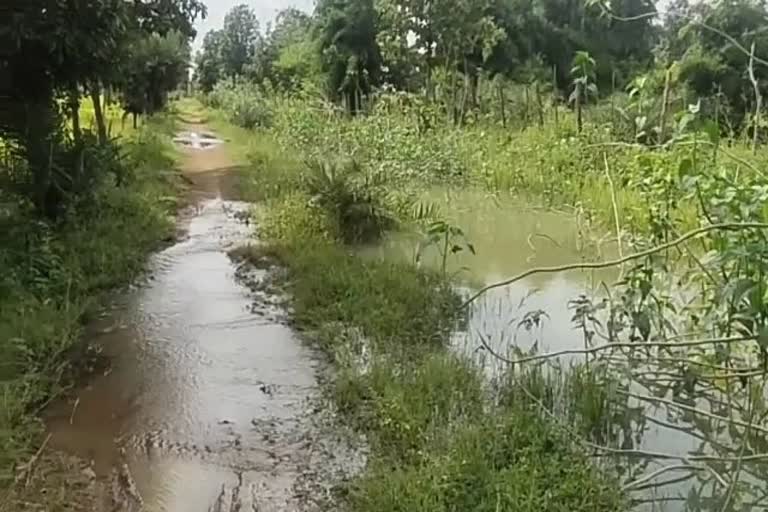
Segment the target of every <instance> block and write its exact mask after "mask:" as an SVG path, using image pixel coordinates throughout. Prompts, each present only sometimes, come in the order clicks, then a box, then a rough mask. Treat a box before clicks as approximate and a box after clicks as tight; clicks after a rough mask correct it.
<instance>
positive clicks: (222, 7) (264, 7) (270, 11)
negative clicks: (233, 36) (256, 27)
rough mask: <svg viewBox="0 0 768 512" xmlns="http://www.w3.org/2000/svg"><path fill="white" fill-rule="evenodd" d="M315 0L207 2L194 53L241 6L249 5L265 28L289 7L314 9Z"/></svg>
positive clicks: (215, 0) (224, 0)
mask: <svg viewBox="0 0 768 512" xmlns="http://www.w3.org/2000/svg"><path fill="white" fill-rule="evenodd" d="M314 3H315V2H314V0H205V4H206V5H207V6H208V17H206V18H205V20H203V21H200V20H198V22H197V23H196V24H195V27H196V28H197V39H196V40H195V43H194V45H193V49H194V51H197V50H198V49H200V46H202V44H203V37H204V36H205V34H206V33H207V32H208V31H209V30H213V29H218V28H221V27H222V25H224V16H225V15H226V14H227V12H228V11H229V10H230V9H232V8H233V7H235V6H236V5H240V4H247V5H248V6H249V7H251V8H252V9H253V10H254V12H255V13H256V16H257V17H258V18H259V24H260V25H261V27H262V28H263V27H264V26H265V25H266V24H267V22H268V21H272V20H273V19H274V18H275V16H276V15H277V13H278V12H279V11H281V10H282V9H285V8H287V7H294V8H296V9H301V10H302V11H305V12H310V11H311V10H312V9H313V8H314Z"/></svg>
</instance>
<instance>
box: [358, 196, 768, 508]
mask: <svg viewBox="0 0 768 512" xmlns="http://www.w3.org/2000/svg"><path fill="white" fill-rule="evenodd" d="M424 201H428V202H430V203H432V204H433V205H437V206H438V209H439V212H440V213H439V214H440V215H441V216H443V218H444V219H445V220H446V221H447V222H449V223H450V224H451V225H454V226H456V227H459V228H461V230H462V231H463V232H464V234H465V235H466V241H467V242H469V243H471V244H472V246H473V248H474V249H475V252H476V254H472V252H471V251H469V250H468V248H467V247H466V245H464V242H465V241H464V240H461V239H460V238H461V237H457V239H456V240H455V242H456V244H457V245H458V246H462V245H464V247H465V249H464V250H462V251H460V252H458V253H457V254H455V255H449V256H448V259H447V260H446V263H447V266H446V271H447V272H448V273H450V274H452V275H455V276H456V277H457V278H458V282H459V283H462V287H463V288H464V289H463V290H462V291H463V292H466V293H467V294H471V292H472V291H474V290H477V289H478V288H481V287H483V286H486V285H490V284H493V283H496V282H500V281H503V280H505V279H508V278H510V277H512V276H515V275H518V274H520V273H522V272H524V271H527V270H529V269H532V268H536V267H552V266H560V265H565V264H571V263H579V262H586V261H596V260H597V261H603V260H607V259H612V258H615V257H616V252H617V251H616V247H615V246H613V245H612V244H609V243H600V241H599V240H595V239H588V238H587V237H586V232H585V230H583V229H582V228H581V224H580V222H579V218H578V217H577V216H576V215H575V214H572V215H569V214H565V213H562V212H554V211H551V210H542V209H539V208H535V207H532V206H531V205H528V204H525V203H524V202H522V201H520V200H518V199H515V198H512V197H503V198H498V197H493V196H490V195H486V194H484V193H482V192H478V191H477V190H472V189H462V190H445V189H438V190H432V191H430V192H429V194H428V195H427V196H426V197H425V198H424ZM424 239H425V237H423V236H421V235H416V234H407V233H397V234H394V235H392V236H391V237H389V238H388V239H386V240H384V241H383V242H382V243H381V244H380V245H379V246H376V247H369V248H366V249H365V251H364V253H365V254H366V255H368V256H373V257H387V258H395V259H410V260H417V261H420V262H421V263H422V264H424V265H429V266H431V267H433V268H435V269H438V270H440V269H441V268H442V263H443V258H442V255H441V254H440V250H439V247H437V246H435V245H430V246H427V247H424V246H423V240H424ZM618 277H619V276H618V272H617V271H616V269H613V270H608V271H600V272H595V271H578V270H576V271H570V272H562V273H541V274H534V275H532V276H530V277H528V278H526V279H522V280H520V281H518V282H516V283H514V284H512V285H511V286H506V287H501V288H497V289H494V290H491V291H490V292H489V293H487V294H485V295H483V296H481V297H479V298H478V300H477V301H475V302H474V303H473V305H472V307H471V312H470V317H469V321H468V325H467V327H466V329H464V330H462V332H459V333H457V334H456V336H455V339H454V342H455V345H456V346H455V348H456V349H457V350H459V351H460V352H462V353H464V354H466V355H467V357H470V358H472V359H474V360H475V361H476V362H477V363H478V364H481V365H483V367H484V368H485V369H486V370H487V371H488V374H489V377H491V378H495V377H500V376H501V375H503V372H505V371H506V370H507V369H508V368H509V365H508V364H507V363H506V362H504V361H501V360H500V359H499V358H497V357H495V356H492V355H491V354H489V351H488V350H487V349H486V347H490V348H491V349H492V350H493V351H494V352H495V353H497V354H499V355H501V356H502V357H504V358H508V359H517V358H520V357H523V356H524V355H525V354H529V353H549V352H557V351H563V350H566V351H567V350H579V349H583V348H585V337H584V334H583V331H582V328H581V326H580V325H579V322H578V316H577V315H576V314H575V313H576V311H575V309H576V307H577V306H579V305H584V304H586V303H588V301H592V303H593V304H598V303H600V302H601V300H602V297H605V296H606V293H607V292H608V290H610V288H611V286H612V284H613V283H614V282H615V281H616V280H617V278H618ZM603 320H604V319H603ZM603 325H605V323H603ZM604 343H606V341H604V340H601V339H596V340H593V344H594V345H598V344H604ZM584 361H585V356H584V355H578V356H566V357H562V358H552V359H549V360H546V361H539V362H536V363H533V364H528V365H526V366H525V367H526V368H534V367H542V365H543V367H544V368H547V370H548V371H551V372H552V375H553V376H554V378H555V381H557V379H558V378H559V379H561V382H559V383H558V384H556V385H561V386H569V385H571V384H569V381H567V380H562V379H563V375H566V374H567V370H568V368H569V365H571V364H573V363H583V362H584ZM593 361H596V359H594V358H593ZM624 363H626V361H618V364H616V365H615V367H613V366H611V364H612V363H610V362H605V361H603V362H601V363H598V364H597V365H598V366H601V365H606V364H607V365H609V370H608V371H607V372H606V375H610V378H611V379H617V380H618V381H619V382H621V384H622V386H627V387H626V388H623V387H622V390H626V391H627V392H628V393H629V394H626V393H625V394H618V395H617V397H614V399H615V400H616V404H614V405H612V406H611V407H610V408H609V409H606V410H605V411H604V414H607V415H608V416H610V417H603V418H599V419H600V420H601V421H603V422H605V423H608V424H610V428H611V429H612V431H614V432H616V439H615V440H614V442H611V443H608V442H607V441H606V440H605V439H603V440H602V441H601V442H599V443H598V444H600V445H610V446H603V447H604V448H609V451H605V450H603V451H600V450H598V451H596V452H595V454H596V455H600V457H598V458H596V459H595V460H596V462H599V463H606V465H608V466H611V467H612V468H615V469H617V470H618V473H619V474H620V477H621V479H622V482H623V483H624V484H625V490H626V491H627V492H628V494H629V497H630V498H631V500H632V503H633V505H634V506H633V507H632V508H633V510H635V511H638V512H639V511H657V510H658V511H670V512H677V511H680V512H682V511H686V510H718V511H725V510H736V509H737V508H736V507H734V505H736V504H743V503H748V504H749V505H748V506H745V508H738V510H768V493H766V492H765V491H764V488H765V485H764V483H763V482H764V481H765V478H766V474H768V473H767V471H768V464H766V461H768V455H766V454H765V453H749V452H747V455H749V456H751V457H752V460H751V461H749V463H745V464H743V465H742V464H739V462H738V461H739V458H740V456H741V455H744V452H743V451H742V450H743V448H742V447H743V446H744V442H743V441H742V440H741V439H742V436H743V430H744V429H743V427H742V425H743V422H744V421H745V419H746V417H745V416H744V415H743V412H735V415H736V419H735V421H736V423H734V422H729V421H728V417H729V414H734V412H729V410H728V409H727V408H726V405H727V404H726V403H725V402H726V400H727V397H725V396H724V394H722V393H721V394H720V395H718V393H719V391H721V390H718V389H717V388H715V389H705V390H704V392H703V393H701V394H697V393H698V392H699V388H701V387H704V386H701V385H699V384H698V383H696V382H694V383H693V384H692V387H693V388H695V391H694V392H692V393H691V394H692V395H693V396H687V395H686V394H685V393H683V392H681V391H680V390H679V389H676V388H674V387H673V386H674V382H679V381H680V380H681V379H680V377H679V375H678V374H679V373H680V370H679V368H677V367H674V368H669V367H663V368H659V367H657V366H655V367H650V366H646V365H642V364H634V363H633V364H634V365H633V364H624ZM590 364H594V363H590ZM603 367H604V366H603ZM520 368H521V366H519V365H518V366H517V370H518V371H519V370H520ZM563 369H564V370H565V373H561V372H562V370H563ZM558 376H559V377H558ZM683 382H685V381H683ZM612 384H613V382H611V381H609V380H608V377H606V381H605V382H598V383H597V386H599V387H600V388H601V389H608V388H609V387H610V386H612ZM720 385H721V386H722V383H720ZM683 391H685V390H683ZM607 394H610V393H607ZM678 395H680V396H678ZM639 396H642V397H643V398H639ZM713 397H714V399H713ZM587 401H588V400H587ZM678 403H679V405H678ZM697 410H698V411H703V412H698V411H697ZM739 421H741V423H738V422H739ZM735 426H736V427H739V428H734V427H735ZM572 427H573V425H567V426H565V428H569V429H570V428H572ZM761 432H762V433H768V430H766V429H765V428H762V430H761ZM576 435H577V436H578V435H579V434H576ZM763 442H764V441H761V443H763ZM755 443H756V445H757V444H758V443H757V442H756V441H755ZM765 446H768V444H766V445H765ZM598 448H600V447H598ZM589 450H590V451H592V450H594V445H590V447H589ZM611 450H612V451H611ZM762 451H763V452H768V449H765V450H762ZM606 453H608V454H611V455H610V456H609V457H606ZM735 479H739V480H740V481H741V483H742V486H743V487H746V488H749V489H750V492H749V493H748V494H747V493H745V494H744V495H743V496H741V495H740V494H741V493H740V494H739V499H736V498H734V497H731V499H730V505H728V503H726V502H725V496H726V491H727V489H728V488H729V487H730V486H732V483H731V482H732V481H734V480H735ZM729 507H730V508H729Z"/></svg>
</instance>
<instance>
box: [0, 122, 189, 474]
mask: <svg viewBox="0 0 768 512" xmlns="http://www.w3.org/2000/svg"><path fill="white" fill-rule="evenodd" d="M172 126H173V124H172V122H171V121H170V120H169V119H168V118H163V117H158V118H155V119H153V120H150V121H148V122H147V123H146V124H145V125H144V126H143V127H142V128H141V129H140V130H139V131H138V132H137V133H135V134H133V135H132V136H131V137H130V138H127V139H126V140H124V141H123V150H124V152H125V158H126V169H127V170H128V172H127V174H126V177H125V184H124V185H123V186H120V187H118V186H116V185H115V184H114V182H113V181H112V180H106V181H105V182H104V183H102V184H100V185H99V186H98V188H97V190H96V191H95V194H94V196H93V198H92V200H90V201H88V202H86V203H85V204H82V205H79V206H78V207H77V208H75V209H73V210H72V211H71V212H70V213H69V214H68V215H67V217H66V218H65V219H64V220H62V221H60V222H58V223H56V224H49V223H46V222H44V221H41V220H39V219H37V218H35V217H34V216H33V215H32V214H25V213H24V210H23V209H22V210H20V211H18V212H15V213H13V214H11V215H10V216H9V217H3V218H2V219H0V222H2V224H3V226H2V233H3V234H2V235H1V236H2V240H0V246H2V247H3V250H2V251H0V267H2V268H3V276H2V277H0V297H2V298H0V361H1V363H0V487H2V486H4V485H6V484H8V483H9V481H11V480H12V478H13V474H14V466H15V465H16V464H17V463H19V462H20V461H21V460H22V457H24V456H25V455H26V454H27V453H28V451H29V450H30V449H32V448H33V444H35V443H37V442H39V434H40V430H41V428H40V427H41V426H40V423H39V421H38V420H37V419H36V417H35V413H36V412H38V408H39V406H40V405H41V404H43V403H45V401H46V400H47V399H48V397H50V396H52V395H55V394H56V393H58V392H59V391H60V390H62V389H63V388H64V387H66V386H67V385H68V384H70V383H71V382H72V379H73V378H74V377H75V376H76V374H77V371H78V369H79V368H80V367H81V366H82V364H83V363H84V362H85V361H84V360H83V358H84V357H87V354H86V353H85V350H84V349H85V348H86V347H84V345H83V344H82V343H80V341H81V338H80V334H81V326H82V324H83V322H84V320H86V319H87V317H88V314H89V313H90V312H92V311H94V308H95V306H97V305H98V304H99V302H100V299H101V298H102V295H103V293H105V292H107V291H109V290H111V289H113V288H114V287H116V286H119V285H122V284H125V283H127V282H129V281H130V280H131V279H133V278H134V277H135V276H136V275H137V274H138V273H140V272H141V271H142V269H143V268H144V263H145V258H146V255H147V253H148V252H149V251H151V250H152V249H154V248H156V247H158V244H159V243H160V242H161V241H162V240H164V239H168V238H170V237H172V236H173V230H174V221H173V214H174V212H175V208H176V201H177V199H176V192H177V183H176V178H175V174H174V172H173V167H174V160H173V156H174V152H173V150H172V149H171V145H170V134H171V133H172Z"/></svg>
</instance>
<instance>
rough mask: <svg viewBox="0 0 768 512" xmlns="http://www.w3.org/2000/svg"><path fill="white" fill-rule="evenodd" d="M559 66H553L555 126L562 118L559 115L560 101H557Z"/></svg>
mask: <svg viewBox="0 0 768 512" xmlns="http://www.w3.org/2000/svg"><path fill="white" fill-rule="evenodd" d="M557 90H558V89H557V66H552V107H553V109H554V111H555V128H557V127H558V125H559V124H560V118H559V115H558V107H559V105H558V103H559V102H558V101H557Z"/></svg>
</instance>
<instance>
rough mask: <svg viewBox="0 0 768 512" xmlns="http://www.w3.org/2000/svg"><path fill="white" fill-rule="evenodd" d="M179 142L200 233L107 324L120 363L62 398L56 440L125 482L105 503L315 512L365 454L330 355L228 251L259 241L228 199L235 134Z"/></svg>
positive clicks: (110, 348)
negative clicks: (347, 417) (345, 435)
mask: <svg viewBox="0 0 768 512" xmlns="http://www.w3.org/2000/svg"><path fill="white" fill-rule="evenodd" d="M176 140H177V141H179V143H181V144H183V146H184V149H183V151H184V155H185V165H184V169H185V170H186V171H187V176H188V178H189V179H190V180H191V181H192V182H194V183H195V187H194V188H195V189H196V190H195V192H196V193H197V194H198V195H199V196H202V197H201V198H200V199H199V200H198V201H197V202H196V204H195V205H194V209H193V212H192V213H191V214H190V216H191V217H190V218H189V219H188V225H187V226H186V236H185V238H184V239H183V240H182V241H180V242H179V243H177V244H176V245H173V246H172V247H169V248H167V249H165V250H164V251H162V252H160V253H158V254H157V255H155V256H154V257H153V258H152V259H151V263H150V268H149V276H150V277H149V279H148V281H147V282H146V283H145V284H143V285H140V286H138V287H137V288H135V289H134V290H133V291H131V292H129V293H127V294H126V295H125V296H123V297H121V298H120V299H119V300H118V303H117V305H116V308H115V312H114V314H112V315H110V316H109V318H107V319H105V320H103V321H102V322H101V324H102V325H100V326H96V328H95V329H93V330H95V331H97V332H95V333H94V334H93V339H92V340H91V342H92V343H97V344H99V345H100V346H102V347H103V352H104V354H105V355H106V356H107V357H108V359H109V361H110V362H111V365H110V368H109V370H108V371H107V372H105V373H104V375H103V376H100V377H99V378H97V379H95V380H93V381H92V382H91V383H90V384H89V386H88V387H87V388H85V389H82V390H80V391H79V392H78V393H77V394H76V395H75V396H74V397H72V399H71V400H69V401H67V402H66V403H60V404H56V405H55V406H54V407H52V409H51V411H50V412H49V414H48V421H47V423H48V428H49V431H50V433H51V435H52V437H51V443H52V445H54V446H55V447H57V448H60V449H62V450H65V451H68V452H71V453H73V454H75V455H78V456H80V457H83V458H85V459H86V460H90V461H92V463H93V470H94V472H95V473H96V474H97V475H98V476H99V477H100V479H102V480H103V481H111V491H110V492H109V493H108V494H109V496H106V497H105V499H104V510H129V511H138V510H147V511H158V512H197V511H200V512H205V511H209V510H211V511H227V512H229V511H230V510H242V511H249V512H250V511H255V510H259V511H294V510H314V507H315V506H316V505H317V503H316V502H318V501H320V500H322V499H323V498H324V497H327V496H328V494H329V491H330V487H331V486H332V484H333V480H334V478H335V477H336V476H338V475H341V474H343V473H345V472H346V471H348V470H351V469H352V468H353V467H354V466H355V465H357V466H359V465H360V463H361V461H360V460H359V457H357V456H356V455H355V454H354V453H353V452H352V451H345V446H346V445H344V444H343V443H342V442H341V440H340V438H337V437H336V436H335V435H331V434H329V432H330V428H328V423H327V422H326V421H325V419H323V418H324V417H326V415H325V414H322V413H321V412H322V411H321V409H325V408H324V407H323V406H322V402H321V396H320V392H319V389H318V383H317V378H318V374H319V373H320V372H322V371H323V370H324V368H323V365H322V364H321V363H320V360H319V358H318V357H316V355H315V354H314V353H313V352H312V351H311V350H310V349H308V348H307V347H305V346H304V345H303V344H302V343H301V342H300V340H299V339H298V338H297V337H296V335H295V334H294V333H293V332H292V331H291V329H290V328H288V327H287V326H286V325H284V323H282V322H281V321H280V317H281V316H282V314H281V313H282V312H281V311H280V310H279V308H278V307H275V306H273V305H270V302H272V303H274V302H275V301H266V303H262V301H257V302H254V299H253V297H252V295H251V294H250V293H249V291H248V289H247V288H246V287H245V286H244V285H243V284H242V283H240V282H238V279H237V275H236V274H237V269H236V267H235V266H234V264H233V263H232V262H231V261H230V259H229V257H228V256H227V251H228V250H230V249H232V248H233V247H235V246H237V245H239V244H242V243H243V242H245V241H246V240H248V239H249V237H250V236H251V232H250V229H249V228H248V226H246V224H245V223H243V222H242V219H243V218H247V212H248V205H247V204H244V203H239V202H235V201H231V200H229V198H228V197H227V196H228V194H229V191H230V190H231V188H232V187H231V186H229V185H230V181H231V179H230V177H229V173H228V172H227V171H226V170H227V169H228V168H230V167H231V166H232V165H231V162H230V161H229V160H228V158H227V154H226V152H225V150H224V148H223V147H222V146H221V141H220V140H218V139H215V138H214V137H212V136H209V137H200V136H198V135H197V134H196V133H188V134H180V135H179V137H177V139H176ZM201 140H203V141H206V142H205V143H203V144H200V143H199V141H201ZM184 141H193V142H192V143H189V144H187V143H185V142H184ZM202 149H205V151H201V150H202ZM254 272H255V271H251V274H249V276H248V279H249V280H251V281H252V282H253V281H255V282H258V281H259V280H263V279H264V278H265V277H266V276H265V273H264V272H260V273H258V272H257V273H254Z"/></svg>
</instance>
